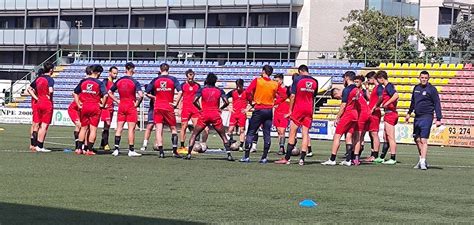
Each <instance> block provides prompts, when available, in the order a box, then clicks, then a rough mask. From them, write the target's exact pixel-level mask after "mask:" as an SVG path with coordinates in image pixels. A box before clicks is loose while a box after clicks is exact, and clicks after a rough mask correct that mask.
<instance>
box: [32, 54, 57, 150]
mask: <svg viewBox="0 0 474 225" xmlns="http://www.w3.org/2000/svg"><path fill="white" fill-rule="evenodd" d="M53 69H54V65H53V64H51V63H45V64H44V66H43V72H44V73H43V74H41V75H40V76H38V77H37V78H36V79H35V80H34V81H33V82H32V83H31V84H30V87H29V88H28V93H29V94H30V95H31V98H32V101H35V102H36V103H35V108H34V110H35V112H34V114H36V116H35V115H34V116H33V119H36V121H33V123H36V124H38V126H39V128H38V138H37V142H36V147H35V150H36V151H37V152H51V150H48V149H45V148H44V140H45V138H46V134H47V133H48V128H49V124H51V120H52V118H53V92H54V80H53V78H51V75H52V74H53Z"/></svg>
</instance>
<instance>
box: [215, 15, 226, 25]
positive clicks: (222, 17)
mask: <svg viewBox="0 0 474 225" xmlns="http://www.w3.org/2000/svg"><path fill="white" fill-rule="evenodd" d="M226 20H227V15H226V14H219V15H217V26H219V27H223V26H225V25H226Z"/></svg>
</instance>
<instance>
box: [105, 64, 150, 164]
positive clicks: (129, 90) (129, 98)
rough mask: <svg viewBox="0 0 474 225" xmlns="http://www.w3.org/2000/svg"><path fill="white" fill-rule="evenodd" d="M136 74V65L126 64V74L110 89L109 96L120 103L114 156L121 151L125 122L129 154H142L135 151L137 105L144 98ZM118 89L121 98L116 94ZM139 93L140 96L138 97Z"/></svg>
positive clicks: (132, 155)
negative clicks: (134, 75) (135, 77)
mask: <svg viewBox="0 0 474 225" xmlns="http://www.w3.org/2000/svg"><path fill="white" fill-rule="evenodd" d="M133 74H135V65H134V64H133V63H131V62H128V63H126V64H125V76H123V77H121V78H120V79H118V80H117V81H116V82H115V83H114V85H112V87H111V88H110V90H109V97H110V98H112V99H113V100H114V102H116V103H117V104H118V112H117V128H116V129H117V130H116V131H115V142H114V143H115V150H114V152H113V153H112V155H113V156H118V155H119V153H120V140H121V139H122V131H123V126H124V124H125V123H127V125H128V156H130V157H135V156H141V154H139V153H137V152H135V146H134V143H135V125H136V124H137V120H138V113H137V107H138V106H139V105H140V103H141V102H142V100H143V92H142V90H141V85H140V83H138V81H137V80H135V79H134V78H133V77H132V76H133ZM116 91H118V93H119V96H120V100H119V99H117V98H116V97H115V96H114V93H115V92H116ZM137 93H138V98H137Z"/></svg>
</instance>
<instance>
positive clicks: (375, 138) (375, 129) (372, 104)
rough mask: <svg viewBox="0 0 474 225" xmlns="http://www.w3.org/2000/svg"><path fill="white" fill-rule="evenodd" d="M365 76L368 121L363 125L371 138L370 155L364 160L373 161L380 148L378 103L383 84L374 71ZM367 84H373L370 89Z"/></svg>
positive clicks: (379, 102) (380, 98)
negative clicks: (368, 112) (380, 83)
mask: <svg viewBox="0 0 474 225" xmlns="http://www.w3.org/2000/svg"><path fill="white" fill-rule="evenodd" d="M365 77H366V78H367V83H366V84H367V86H366V90H367V95H368V96H369V111H370V116H369V121H368V124H367V126H366V127H365V131H367V132H369V134H370V139H371V145H372V149H371V154H370V157H369V158H367V159H366V160H365V161H366V162H373V161H374V160H375V159H376V158H378V157H379V148H380V138H379V130H380V120H381V118H382V112H381V111H380V108H379V106H380V104H381V103H382V93H383V86H382V85H379V82H378V81H377V79H375V72H374V71H371V72H369V73H367V75H365ZM368 84H371V85H375V86H374V88H373V89H372V90H370V89H369V87H368Z"/></svg>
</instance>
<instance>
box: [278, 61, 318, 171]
mask: <svg viewBox="0 0 474 225" xmlns="http://www.w3.org/2000/svg"><path fill="white" fill-rule="evenodd" d="M298 72H299V74H300V75H299V76H297V77H295V80H294V81H293V84H292V85H291V96H290V107H289V113H288V114H287V115H285V117H290V134H289V137H288V145H287V148H286V154H285V157H284V158H282V159H280V160H278V161H276V162H275V163H276V164H290V157H291V152H292V151H293V149H294V148H295V144H296V132H297V130H298V128H300V127H301V128H302V129H301V136H302V137H303V138H302V139H303V140H302V143H301V158H300V161H299V165H300V166H303V165H304V160H305V157H306V153H307V152H308V144H309V142H310V140H309V129H310V128H311V123H312V122H313V112H314V98H315V97H316V95H317V94H318V81H317V80H316V79H314V78H313V77H311V76H310V75H309V69H308V67H307V66H306V65H301V66H300V67H299V68H298Z"/></svg>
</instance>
